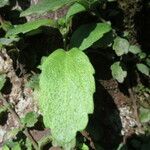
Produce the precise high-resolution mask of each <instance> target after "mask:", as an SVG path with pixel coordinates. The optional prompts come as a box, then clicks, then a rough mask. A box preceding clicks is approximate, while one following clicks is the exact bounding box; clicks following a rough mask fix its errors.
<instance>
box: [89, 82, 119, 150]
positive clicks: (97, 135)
mask: <svg viewBox="0 0 150 150" xmlns="http://www.w3.org/2000/svg"><path fill="white" fill-rule="evenodd" d="M94 106H95V108H94V114H93V115H91V116H90V120H89V123H88V126H87V131H88V132H89V133H90V136H91V137H92V140H93V141H94V143H95V145H97V146H101V147H103V148H104V150H113V149H114V150H116V149H117V147H118V145H119V144H120V143H121V142H122V136H121V129H122V124H121V120H120V116H119V110H118V109H117V107H116V105H115V103H114V101H113V99H112V97H111V96H110V95H109V93H108V92H107V90H105V88H104V87H103V86H102V85H101V84H100V83H99V82H98V81H97V82H96V93H95V95H94ZM96 150H97V149H96Z"/></svg>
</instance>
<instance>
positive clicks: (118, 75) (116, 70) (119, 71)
mask: <svg viewBox="0 0 150 150" xmlns="http://www.w3.org/2000/svg"><path fill="white" fill-rule="evenodd" d="M111 72H112V76H113V78H114V79H116V80H117V81H118V82H120V83H122V82H123V81H124V79H125V77H126V76H127V71H124V70H123V68H122V66H121V64H120V62H119V61H118V62H115V63H114V64H112V65H111Z"/></svg>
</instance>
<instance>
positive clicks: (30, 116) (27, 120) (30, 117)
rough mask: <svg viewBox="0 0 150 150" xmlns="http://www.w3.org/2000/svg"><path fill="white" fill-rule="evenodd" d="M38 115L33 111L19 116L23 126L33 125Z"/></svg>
mask: <svg viewBox="0 0 150 150" xmlns="http://www.w3.org/2000/svg"><path fill="white" fill-rule="evenodd" d="M37 118H38V115H37V113H35V112H29V113H27V114H26V115H25V117H24V118H21V122H22V124H23V125H24V126H27V127H33V126H34V124H35V123H36V122H37V121H38V119H37Z"/></svg>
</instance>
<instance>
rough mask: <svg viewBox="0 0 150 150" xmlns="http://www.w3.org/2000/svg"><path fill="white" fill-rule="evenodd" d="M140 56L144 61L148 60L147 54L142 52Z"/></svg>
mask: <svg viewBox="0 0 150 150" xmlns="http://www.w3.org/2000/svg"><path fill="white" fill-rule="evenodd" d="M138 56H139V57H140V59H144V58H146V53H144V52H141V53H139V54H138Z"/></svg>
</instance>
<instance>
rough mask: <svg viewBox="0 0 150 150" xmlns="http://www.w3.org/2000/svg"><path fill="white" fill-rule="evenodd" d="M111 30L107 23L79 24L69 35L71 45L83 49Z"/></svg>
mask: <svg viewBox="0 0 150 150" xmlns="http://www.w3.org/2000/svg"><path fill="white" fill-rule="evenodd" d="M110 30H111V26H110V24H108V23H97V24H86V25H82V26H80V27H79V28H78V29H77V30H76V31H75V32H74V33H73V35H72V37H71V47H78V48H79V49H80V50H85V49H87V48H89V47H90V46H92V45H93V43H95V42H96V41H98V40H99V39H100V38H102V37H103V35H104V34H105V33H107V32H109V31H110Z"/></svg>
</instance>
